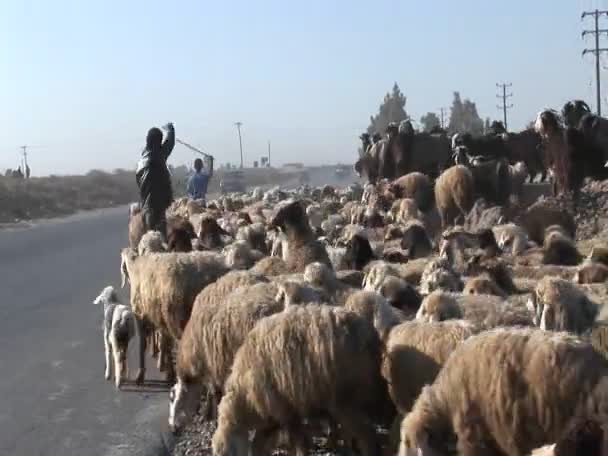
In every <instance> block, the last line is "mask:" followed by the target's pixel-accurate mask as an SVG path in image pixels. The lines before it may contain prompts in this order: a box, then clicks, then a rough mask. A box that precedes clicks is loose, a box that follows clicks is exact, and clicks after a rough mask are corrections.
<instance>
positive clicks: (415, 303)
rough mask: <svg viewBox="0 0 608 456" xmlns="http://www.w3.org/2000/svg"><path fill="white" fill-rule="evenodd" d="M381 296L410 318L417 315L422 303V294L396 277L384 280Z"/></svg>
mask: <svg viewBox="0 0 608 456" xmlns="http://www.w3.org/2000/svg"><path fill="white" fill-rule="evenodd" d="M380 294H381V295H382V296H384V298H385V299H386V300H387V301H388V303H389V304H390V305H391V306H393V307H395V308H397V309H399V310H401V311H403V312H404V313H405V314H406V315H408V316H414V315H416V312H418V309H419V308H420V304H421V302H422V297H421V296H420V293H418V291H416V289H415V288H414V287H413V286H411V285H410V284H409V283H407V282H406V281H405V280H403V279H400V278H399V277H394V276H388V277H386V278H385V279H384V282H383V283H382V286H381V287H380Z"/></svg>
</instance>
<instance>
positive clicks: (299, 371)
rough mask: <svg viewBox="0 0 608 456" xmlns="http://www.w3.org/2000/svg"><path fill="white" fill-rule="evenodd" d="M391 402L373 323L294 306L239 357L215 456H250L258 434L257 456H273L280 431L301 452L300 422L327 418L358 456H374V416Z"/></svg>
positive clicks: (269, 322)
mask: <svg viewBox="0 0 608 456" xmlns="http://www.w3.org/2000/svg"><path fill="white" fill-rule="evenodd" d="M387 396H388V394H387V391H386V383H385V382H384V380H383V379H382V377H381V376H380V342H379V340H378V336H377V334H376V332H375V331H374V328H373V326H372V325H370V324H369V322H368V321H366V320H365V319H364V318H361V317H360V316H358V315H356V314H355V313H353V312H349V311H347V310H345V309H342V308H333V307H329V306H315V305H310V306H304V307H300V306H295V307H290V308H288V309H286V310H285V311H284V312H281V313H279V314H276V315H272V316H270V317H267V318H264V319H262V320H260V321H259V322H258V323H257V325H256V326H255V327H254V328H253V329H252V330H251V332H250V333H249V335H248V336H247V338H246V339H245V341H244V343H243V345H241V347H240V348H239V350H238V352H237V353H236V356H235V358H234V363H233V366H232V372H231V373H230V376H229V377H228V379H227V380H226V384H225V386H224V396H223V398H222V401H221V403H220V405H219V418H218V428H217V430H216V432H215V434H214V435H213V439H212V446H213V454H214V455H216V456H229V455H234V454H248V453H247V451H248V447H249V446H250V443H249V438H248V435H249V431H250V430H254V429H255V431H256V432H255V438H254V441H253V443H252V444H251V446H252V454H260V455H262V454H271V452H272V448H269V441H270V437H272V436H274V435H275V434H276V432H277V431H278V430H280V429H281V428H282V429H286V430H288V431H289V434H290V437H293V438H294V440H295V441H296V442H297V443H296V444H295V446H296V447H297V448H298V450H299V451H304V449H305V448H306V447H307V444H306V443H305V442H303V441H302V439H300V438H298V437H299V436H301V422H302V419H304V418H311V417H317V416H324V417H325V416H330V417H331V418H333V420H334V421H335V422H337V423H339V424H340V425H341V426H342V430H343V432H344V434H345V435H346V436H347V438H350V439H353V440H355V441H356V442H357V444H358V445H357V446H358V448H359V451H360V454H361V455H364V456H372V455H377V454H379V448H378V446H377V442H376V435H375V431H374V427H373V425H372V423H371V422H370V417H373V416H375V413H374V412H375V411H376V410H377V407H378V404H379V403H383V402H384V401H385V399H384V397H387ZM298 454H301V453H298Z"/></svg>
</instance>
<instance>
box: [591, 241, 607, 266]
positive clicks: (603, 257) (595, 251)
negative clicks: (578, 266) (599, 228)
mask: <svg viewBox="0 0 608 456" xmlns="http://www.w3.org/2000/svg"><path fill="white" fill-rule="evenodd" d="M587 259H588V260H589V261H596V262H598V263H602V264H604V265H606V266H608V248H606V247H602V246H593V247H592V249H591V252H589V255H588V256H587Z"/></svg>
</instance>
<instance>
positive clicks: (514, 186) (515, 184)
mask: <svg viewBox="0 0 608 456" xmlns="http://www.w3.org/2000/svg"><path fill="white" fill-rule="evenodd" d="M528 175H529V173H528V167H527V166H526V163H525V162H523V161H519V162H517V163H515V164H514V165H509V177H510V180H511V193H512V194H513V196H514V197H515V200H516V202H517V203H521V198H522V194H523V188H524V183H525V182H526V179H528Z"/></svg>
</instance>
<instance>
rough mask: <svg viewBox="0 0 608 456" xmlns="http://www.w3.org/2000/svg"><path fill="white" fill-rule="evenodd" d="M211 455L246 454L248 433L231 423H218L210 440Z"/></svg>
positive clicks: (232, 455)
mask: <svg viewBox="0 0 608 456" xmlns="http://www.w3.org/2000/svg"><path fill="white" fill-rule="evenodd" d="M211 447H212V449H213V456H247V455H248V454H249V447H250V445H249V435H248V433H247V430H245V429H242V428H236V427H235V425H233V424H228V423H225V424H224V423H220V424H219V426H218V429H217V431H215V433H214V434H213V438H212V440H211Z"/></svg>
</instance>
